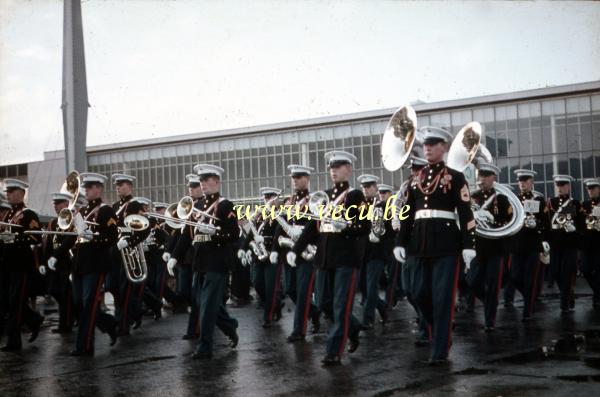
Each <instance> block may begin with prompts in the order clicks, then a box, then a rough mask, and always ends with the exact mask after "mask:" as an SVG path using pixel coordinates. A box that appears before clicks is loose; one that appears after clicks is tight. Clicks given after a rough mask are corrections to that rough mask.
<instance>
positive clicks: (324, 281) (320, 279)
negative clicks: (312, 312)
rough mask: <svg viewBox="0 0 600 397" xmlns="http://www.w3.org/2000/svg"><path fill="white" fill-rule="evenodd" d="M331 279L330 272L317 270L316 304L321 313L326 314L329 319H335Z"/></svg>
mask: <svg viewBox="0 0 600 397" xmlns="http://www.w3.org/2000/svg"><path fill="white" fill-rule="evenodd" d="M330 278H331V277H330V272H329V271H328V270H321V269H317V270H316V275H315V302H316V305H317V310H319V312H320V313H325V316H327V317H328V318H333V291H332V289H331V288H330V286H331V284H332V283H331V282H330Z"/></svg>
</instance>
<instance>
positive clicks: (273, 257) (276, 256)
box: [269, 251, 279, 265]
mask: <svg viewBox="0 0 600 397" xmlns="http://www.w3.org/2000/svg"><path fill="white" fill-rule="evenodd" d="M278 260H279V254H278V253H277V252H275V251H273V252H271V255H269V261H270V262H271V264H273V265H276V264H277V261H278Z"/></svg>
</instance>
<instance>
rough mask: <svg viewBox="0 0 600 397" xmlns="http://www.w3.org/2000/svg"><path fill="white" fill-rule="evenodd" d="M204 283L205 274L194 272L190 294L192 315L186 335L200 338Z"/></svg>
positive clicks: (189, 318)
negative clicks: (201, 293)
mask: <svg viewBox="0 0 600 397" xmlns="http://www.w3.org/2000/svg"><path fill="white" fill-rule="evenodd" d="M203 282H204V274H203V273H200V272H194V276H193V279H192V291H191V294H190V297H191V302H190V315H189V317H188V325H187V332H186V335H189V336H192V335H195V336H198V335H200V307H201V306H200V305H201V299H202V298H201V296H200V292H201V291H202V283H203Z"/></svg>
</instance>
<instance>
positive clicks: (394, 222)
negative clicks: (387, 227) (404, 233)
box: [392, 216, 400, 231]
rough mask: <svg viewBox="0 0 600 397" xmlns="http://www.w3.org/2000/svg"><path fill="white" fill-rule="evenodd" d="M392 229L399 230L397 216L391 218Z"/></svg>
mask: <svg viewBox="0 0 600 397" xmlns="http://www.w3.org/2000/svg"><path fill="white" fill-rule="evenodd" d="M392 229H393V230H395V231H398V230H400V218H398V217H397V216H395V217H393V218H392Z"/></svg>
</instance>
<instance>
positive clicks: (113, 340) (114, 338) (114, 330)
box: [107, 327, 119, 346]
mask: <svg viewBox="0 0 600 397" xmlns="http://www.w3.org/2000/svg"><path fill="white" fill-rule="evenodd" d="M107 333H108V336H110V345H111V346H114V345H115V343H117V338H118V337H119V335H118V334H117V327H112V328H111V329H109V330H108V332H107Z"/></svg>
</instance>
